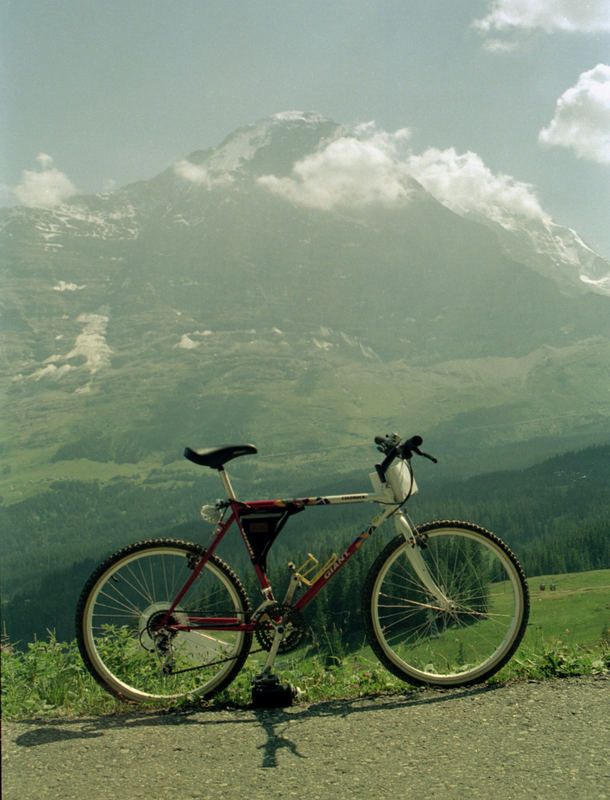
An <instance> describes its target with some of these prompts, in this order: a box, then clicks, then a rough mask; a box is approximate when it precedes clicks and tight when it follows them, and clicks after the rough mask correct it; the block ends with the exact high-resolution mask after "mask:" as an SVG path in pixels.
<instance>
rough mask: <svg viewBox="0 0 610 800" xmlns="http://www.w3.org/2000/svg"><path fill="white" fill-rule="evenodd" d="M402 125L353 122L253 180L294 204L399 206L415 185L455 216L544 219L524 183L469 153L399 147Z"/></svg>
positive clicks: (507, 222)
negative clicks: (387, 128)
mask: <svg viewBox="0 0 610 800" xmlns="http://www.w3.org/2000/svg"><path fill="white" fill-rule="evenodd" d="M408 138H409V132H408V130H407V129H403V130H401V131H397V132H396V133H393V134H392V133H386V132H383V131H377V130H376V129H375V127H374V125H372V124H370V123H369V124H367V125H365V126H360V128H358V129H357V130H356V133H355V135H353V136H343V137H341V138H339V139H336V140H334V141H332V142H330V144H327V145H326V146H325V147H323V148H322V149H321V150H319V151H317V152H315V153H312V154H311V155H308V156H306V157H305V158H303V159H302V160H300V161H298V162H297V163H296V164H295V165H294V167H293V175H292V176H291V177H288V178H285V177H282V178H279V177H276V176H274V175H265V176H263V177H261V178H259V184H260V185H262V186H264V187H265V188H266V189H268V190H269V191H271V192H273V193H274V194H277V195H280V196H282V197H284V198H285V199H286V200H289V201H290V202H292V203H295V204H296V205H304V206H310V207H313V208H320V209H323V210H331V209H335V208H362V207H364V206H371V205H383V206H394V207H396V206H404V205H406V204H407V203H408V202H409V200H410V199H411V198H412V196H413V193H414V192H415V191H417V183H416V182H419V184H421V185H422V186H423V187H424V188H425V189H426V190H427V191H428V192H429V193H430V194H431V195H432V196H433V197H435V198H436V199H437V200H438V201H439V202H440V203H442V204H443V205H445V206H446V207H447V208H449V209H451V210H452V211H455V212H456V213H459V214H462V215H464V214H471V213H479V214H482V215H483V216H485V217H487V218H489V219H492V220H494V221H496V222H499V223H500V224H501V225H503V226H504V227H507V228H510V227H513V226H514V222H515V219H516V218H521V219H523V218H527V219H537V220H540V221H545V222H546V221H549V220H550V217H549V215H548V214H546V212H545V211H544V210H543V209H542V207H541V206H540V203H539V201H538V198H537V197H536V194H535V192H534V190H533V188H532V186H531V185H530V184H527V183H523V182H521V181H518V180H515V179H514V178H512V177H511V176H510V175H504V174H502V173H498V174H495V173H493V172H492V171H491V170H490V169H489V168H488V167H487V166H485V164H484V163H483V161H482V159H481V158H480V156H478V155H477V154H476V153H471V152H467V153H462V154H459V153H457V152H456V150H455V149H454V148H449V149H447V150H437V149H435V148H429V149H427V150H425V151H424V152H423V153H421V154H414V153H413V152H411V151H409V150H408V149H407V148H406V145H405V143H406V141H407V140H408Z"/></svg>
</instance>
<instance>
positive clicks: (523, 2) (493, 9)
mask: <svg viewBox="0 0 610 800" xmlns="http://www.w3.org/2000/svg"><path fill="white" fill-rule="evenodd" d="M488 5H489V7H490V12H489V13H488V14H487V16H485V17H483V18H482V19H477V20H475V21H474V23H473V25H474V27H475V28H477V29H478V30H479V31H481V32H482V33H490V32H492V31H500V32H504V31H511V30H516V29H517V30H525V31H533V30H542V31H544V32H545V33H553V32H555V31H568V32H573V33H576V32H579V33H595V32H598V31H610V0H588V2H583V0H492V1H491V2H489V3H488Z"/></svg>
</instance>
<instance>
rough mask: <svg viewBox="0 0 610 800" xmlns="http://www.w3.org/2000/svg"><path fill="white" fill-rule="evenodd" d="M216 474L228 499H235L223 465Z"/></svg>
mask: <svg viewBox="0 0 610 800" xmlns="http://www.w3.org/2000/svg"><path fill="white" fill-rule="evenodd" d="M218 474H219V476H220V480H221V481H222V485H223V486H224V487H225V492H226V493H227V497H228V498H229V500H236V499H237V498H236V497H235V492H234V491H233V487H232V486H231V481H230V480H229V476H228V475H227V473H226V472H225V470H224V467H219V469H218Z"/></svg>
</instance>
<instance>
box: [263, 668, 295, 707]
mask: <svg viewBox="0 0 610 800" xmlns="http://www.w3.org/2000/svg"><path fill="white" fill-rule="evenodd" d="M297 696H298V690H297V689H295V688H294V687H293V686H291V685H290V684H289V683H280V682H279V680H278V678H277V677H276V676H270V677H268V678H262V679H259V680H257V679H255V680H254V681H253V683H252V705H253V706H254V707H255V708H286V707H287V706H291V705H292V703H293V702H294V700H295V699H296V697H297Z"/></svg>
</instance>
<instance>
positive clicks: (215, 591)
mask: <svg viewBox="0 0 610 800" xmlns="http://www.w3.org/2000/svg"><path fill="white" fill-rule="evenodd" d="M205 552H206V551H205V549H204V548H203V547H201V546H200V545H197V544H191V543H189V542H183V541H176V540H173V539H155V540H150V541H145V542H138V543H137V544H133V545H131V546H129V547H126V548H124V549H123V550H120V551H119V552H117V553H115V554H114V555H112V556H110V558H108V559H107V560H106V561H105V562H104V563H103V564H101V565H100V566H99V567H98V569H97V570H96V571H95V572H94V573H93V575H92V576H91V577H90V578H89V580H88V581H87V584H86V585H85V587H84V589H83V592H82V594H81V597H80V600H79V603H78V608H77V612H76V633H77V640H78V646H79V648H80V652H81V655H82V657H83V660H84V662H85V664H86V666H87V668H88V669H89V671H90V672H91V674H92V675H93V677H94V678H95V680H96V681H97V682H98V683H100V684H101V685H102V686H103V687H104V688H105V689H107V690H108V691H109V692H111V693H112V694H114V695H116V696H117V697H120V698H122V699H125V700H130V701H135V702H142V701H146V700H173V699H177V698H179V697H183V696H185V695H197V696H199V697H208V696H210V695H212V694H214V693H215V692H218V691H219V690H220V689H222V688H224V687H225V686H226V685H227V684H228V683H230V681H232V680H233V678H234V677H235V675H236V674H237V673H238V672H239V670H240V669H241V667H242V666H243V663H244V661H245V660H246V658H247V656H248V652H249V650H250V645H251V642H252V634H251V633H249V632H247V631H246V632H245V631H226V630H225V631H202V630H189V629H188V617H189V616H191V617H192V616H196V617H206V618H208V619H209V618H215V619H221V618H222V619H233V620H235V621H237V622H247V621H248V620H249V618H250V603H249V601H248V597H247V595H246V592H245V590H244V588H243V586H242V584H241V582H240V581H239V579H238V578H237V576H236V575H235V573H234V572H233V571H232V570H231V568H230V567H229V566H228V565H227V564H225V563H224V562H223V561H221V559H219V558H217V557H216V556H214V555H212V556H211V557H210V559H209V560H208V562H207V563H206V565H205V567H204V568H203V570H202V571H201V573H200V574H199V576H198V577H197V579H196V580H195V581H194V582H193V583H192V584H191V586H190V587H189V589H188V591H187V592H186V594H185V595H184V597H183V598H182V599H181V601H180V603H179V604H178V606H177V607H176V609H175V611H174V612H173V613H172V615H171V618H170V619H169V621H168V624H167V625H166V627H165V628H164V629H160V628H159V623H160V621H161V620H162V619H163V618H164V617H165V616H166V614H167V611H168V609H169V608H170V605H171V603H172V601H173V599H174V598H175V597H176V595H177V594H178V591H179V590H180V589H181V587H182V586H184V584H185V583H186V581H187V580H188V578H190V577H191V575H192V571H193V568H194V565H195V564H196V563H197V562H198V561H199V560H200V559H201V557H202V556H203V555H204V554H205ZM176 626H186V627H187V629H185V630H177V629H176Z"/></svg>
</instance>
